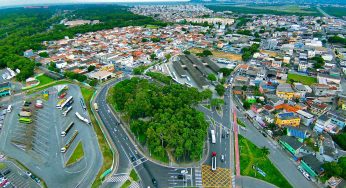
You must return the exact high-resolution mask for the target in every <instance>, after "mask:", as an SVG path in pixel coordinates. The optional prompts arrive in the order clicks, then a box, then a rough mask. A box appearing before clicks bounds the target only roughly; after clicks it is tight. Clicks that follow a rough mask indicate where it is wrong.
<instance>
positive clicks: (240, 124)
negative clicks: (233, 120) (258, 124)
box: [237, 118, 246, 127]
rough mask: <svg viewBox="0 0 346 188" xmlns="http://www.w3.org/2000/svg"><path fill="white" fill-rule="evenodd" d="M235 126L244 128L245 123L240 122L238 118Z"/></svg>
mask: <svg viewBox="0 0 346 188" xmlns="http://www.w3.org/2000/svg"><path fill="white" fill-rule="evenodd" d="M237 124H238V125H239V126H242V127H246V125H245V123H244V122H242V121H241V120H240V119H239V118H237Z"/></svg>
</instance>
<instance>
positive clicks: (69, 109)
mask: <svg viewBox="0 0 346 188" xmlns="http://www.w3.org/2000/svg"><path fill="white" fill-rule="evenodd" d="M71 110H72V106H70V107H68V108H67V109H66V110H65V111H64V112H63V113H62V115H63V116H65V117H66V116H67V114H68V113H69V112H70V111H71Z"/></svg>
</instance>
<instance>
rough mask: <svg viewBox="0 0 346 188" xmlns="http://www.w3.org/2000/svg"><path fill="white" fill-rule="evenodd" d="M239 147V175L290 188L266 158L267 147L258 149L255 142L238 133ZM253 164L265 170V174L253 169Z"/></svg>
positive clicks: (282, 187)
mask: <svg viewBox="0 0 346 188" xmlns="http://www.w3.org/2000/svg"><path fill="white" fill-rule="evenodd" d="M239 149H240V169H241V171H240V173H241V175H243V176H251V177H255V178H257V179H261V180H264V181H266V182H269V183H271V184H274V185H276V186H278V187H281V188H292V186H291V185H290V184H289V182H288V181H287V180H286V179H285V178H284V177H283V176H282V174H281V173H280V171H279V170H277V169H276V167H275V166H274V165H273V164H272V163H271V161H270V160H269V159H268V157H267V155H268V154H269V151H268V148H261V149H260V148H258V147H257V146H256V145H255V144H253V143H251V142H250V141H249V140H247V139H245V138H244V137H242V136H240V135H239ZM253 165H255V166H257V167H258V168H260V169H261V170H262V171H263V172H265V173H266V176H265V177H264V176H262V175H261V174H260V173H258V172H257V171H256V170H255V169H253Z"/></svg>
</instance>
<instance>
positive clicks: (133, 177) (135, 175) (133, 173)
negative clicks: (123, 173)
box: [130, 169, 139, 181]
mask: <svg viewBox="0 0 346 188" xmlns="http://www.w3.org/2000/svg"><path fill="white" fill-rule="evenodd" d="M130 177H131V178H132V180H133V181H138V180H139V177H138V175H137V173H136V171H135V170H134V169H132V170H131V173H130Z"/></svg>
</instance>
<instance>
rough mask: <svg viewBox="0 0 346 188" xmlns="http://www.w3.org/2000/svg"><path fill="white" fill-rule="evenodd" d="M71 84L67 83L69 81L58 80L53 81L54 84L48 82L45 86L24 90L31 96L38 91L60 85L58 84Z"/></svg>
mask: <svg viewBox="0 0 346 188" xmlns="http://www.w3.org/2000/svg"><path fill="white" fill-rule="evenodd" d="M71 83H72V82H71V81H69V80H59V81H54V82H50V83H48V84H45V85H41V86H38V87H33V88H30V89H27V90H24V91H26V92H27V94H28V95H29V94H33V93H36V92H38V91H42V90H44V89H47V88H49V87H52V86H55V85H60V84H71Z"/></svg>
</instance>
